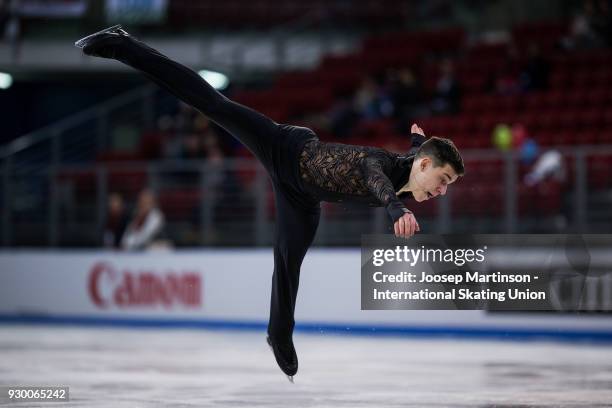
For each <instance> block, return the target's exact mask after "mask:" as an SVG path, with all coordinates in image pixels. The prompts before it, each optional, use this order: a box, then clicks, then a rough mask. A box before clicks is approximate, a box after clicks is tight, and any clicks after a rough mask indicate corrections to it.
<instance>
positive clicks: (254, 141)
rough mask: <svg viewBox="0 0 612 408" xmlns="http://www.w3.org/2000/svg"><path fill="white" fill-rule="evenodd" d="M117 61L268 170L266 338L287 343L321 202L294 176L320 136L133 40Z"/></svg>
mask: <svg viewBox="0 0 612 408" xmlns="http://www.w3.org/2000/svg"><path fill="white" fill-rule="evenodd" d="M114 50H115V55H114V58H115V59H117V60H119V61H121V62H123V63H125V64H127V65H129V66H131V67H133V68H135V69H137V70H139V71H141V72H142V73H144V74H145V75H147V76H148V77H149V78H151V79H152V80H153V81H155V82H156V83H157V84H159V85H160V86H162V87H163V88H165V89H166V90H168V91H170V92H171V93H173V94H174V95H176V96H177V97H178V98H179V99H181V100H182V101H184V102H185V103H187V104H189V105H191V106H193V107H194V108H196V109H197V110H199V111H200V112H202V113H203V114H204V115H206V116H207V117H209V118H210V120H212V121H213V122H215V123H216V124H218V125H219V126H221V127H222V128H224V129H225V130H227V131H228V132H229V133H230V134H232V135H233V136H234V137H235V138H237V139H238V140H239V141H240V142H241V143H242V144H244V145H245V146H246V147H247V148H248V149H249V150H250V151H251V152H253V154H254V155H255V156H256V157H257V158H258V159H259V161H260V162H261V163H262V164H263V166H264V167H265V168H266V170H267V171H268V173H269V175H270V178H271V179H272V184H273V187H274V196H275V200H276V227H275V233H274V274H273V276H272V300H271V305H270V322H269V325H268V334H269V335H270V337H272V338H273V339H275V340H281V341H282V340H286V339H289V338H290V337H291V335H292V333H293V327H294V324H295V321H294V318H293V315H294V311H295V302H296V297H297V292H298V285H299V278H300V266H301V265H302V260H303V259H304V255H305V254H306V251H307V250H308V247H309V246H310V244H311V243H312V240H313V238H314V235H315V232H316V230H317V226H318V224H319V214H320V207H319V201H318V200H316V199H315V198H314V197H312V196H310V195H308V194H307V193H305V192H304V191H303V189H302V187H301V186H300V183H299V178H298V177H296V171H294V169H295V167H293V166H297V162H298V160H299V157H298V156H299V151H298V150H299V146H302V145H303V143H300V142H304V141H305V140H307V139H310V138H312V137H316V136H315V135H314V133H312V131H310V130H308V129H305V128H299V127H294V126H287V125H279V124H277V123H275V122H274V121H272V120H271V119H270V118H268V117H266V116H264V115H262V114H260V113H258V112H256V111H254V110H252V109H249V108H247V107H245V106H243V105H240V104H238V103H236V102H233V101H231V100H229V99H228V98H226V97H225V96H223V95H221V94H220V93H219V92H217V91H216V90H215V89H214V88H213V87H211V86H210V85H209V84H208V83H207V82H206V81H205V80H204V79H202V78H201V77H200V76H199V75H198V74H197V73H195V72H194V71H192V70H191V69H189V68H187V67H185V66H183V65H181V64H179V63H177V62H175V61H172V60H170V59H169V58H167V57H166V56H164V55H162V54H160V53H159V52H158V51H156V50H154V49H152V48H150V47H148V46H147V45H145V44H143V43H141V42H139V41H136V40H134V39H131V38H126V39H125V41H122V42H121V44H119V45H116V46H115V47H114Z"/></svg>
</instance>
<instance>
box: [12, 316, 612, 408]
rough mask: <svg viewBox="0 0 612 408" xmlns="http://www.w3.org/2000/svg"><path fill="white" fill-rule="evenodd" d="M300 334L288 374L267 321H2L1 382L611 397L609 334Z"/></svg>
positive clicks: (238, 392)
mask: <svg viewBox="0 0 612 408" xmlns="http://www.w3.org/2000/svg"><path fill="white" fill-rule="evenodd" d="M295 344H296V348H297V351H298V356H299V361H300V369H299V372H298V375H297V376H296V377H295V384H291V383H289V381H287V379H286V377H285V376H284V375H283V374H282V373H281V371H280V370H279V369H278V368H277V367H276V363H275V362H274V359H273V356H272V354H271V352H270V350H269V349H268V346H267V344H266V342H265V336H264V333H255V332H222V331H206V330H175V329H172V330H157V329H104V328H73V327H47V326H19V325H15V326H12V325H2V326H0V385H64V386H69V387H70V402H69V403H68V404H66V406H71V407H72V406H82V407H130V408H132V407H164V406H173V407H283V408H284V407H480V408H485V407H488V408H493V407H497V408H503V407H510V406H512V407H522V408H526V407H602V406H612V347H611V346H610V345H608V346H596V345H592V344H562V343H544V342H518V343H514V342H483V341H466V340H462V341H457V340H440V339H437V340H434V339H409V338H382V337H356V336H324V335H313V334H296V336H295ZM0 405H1V404H0ZM13 405H14V406H26V405H24V404H20V405H15V404H13ZM27 406H40V407H58V406H63V405H60V404H57V403H52V404H51V403H42V404H37V405H36V404H31V403H29V404H27Z"/></svg>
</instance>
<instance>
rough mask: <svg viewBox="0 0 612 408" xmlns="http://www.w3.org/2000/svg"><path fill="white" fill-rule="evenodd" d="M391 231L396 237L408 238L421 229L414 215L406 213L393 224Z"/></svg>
mask: <svg viewBox="0 0 612 408" xmlns="http://www.w3.org/2000/svg"><path fill="white" fill-rule="evenodd" d="M393 230H394V231H395V236H396V237H401V238H410V237H411V236H413V235H414V234H415V233H416V232H417V231H420V230H421V228H420V227H419V223H418V222H417V220H416V218H414V214H413V213H410V212H408V213H406V214H404V215H402V217H401V218H399V219H398V220H397V221H395V224H393Z"/></svg>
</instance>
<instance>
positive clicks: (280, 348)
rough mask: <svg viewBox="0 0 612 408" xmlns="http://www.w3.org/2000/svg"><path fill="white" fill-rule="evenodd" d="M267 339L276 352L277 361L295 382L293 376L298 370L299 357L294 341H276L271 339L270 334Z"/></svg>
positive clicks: (290, 379)
mask: <svg viewBox="0 0 612 408" xmlns="http://www.w3.org/2000/svg"><path fill="white" fill-rule="evenodd" d="M266 340H267V341H268V345H269V346H270V348H271V349H272V352H273V353H274V358H276V363H277V364H278V366H279V367H280V369H281V370H282V371H283V372H284V373H285V374H286V375H287V377H289V381H291V382H293V376H294V375H295V373H297V370H298V358H297V354H296V352H295V348H294V347H293V341H292V340H291V339H289V341H285V342H276V341H273V340H272V339H270V336H268V337H267V339H266Z"/></svg>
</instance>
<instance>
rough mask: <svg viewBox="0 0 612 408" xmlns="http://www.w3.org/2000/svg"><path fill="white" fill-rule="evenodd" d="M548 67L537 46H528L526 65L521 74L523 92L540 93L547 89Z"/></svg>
mask: <svg viewBox="0 0 612 408" xmlns="http://www.w3.org/2000/svg"><path fill="white" fill-rule="evenodd" d="M549 72H550V65H549V64H548V61H547V60H546V58H544V56H543V55H542V53H541V52H540V47H538V45H537V44H535V43H534V44H530V45H529V48H528V49H527V63H526V66H525V69H524V70H523V72H522V73H521V85H522V88H523V90H525V91H541V90H545V89H547V88H548V74H549Z"/></svg>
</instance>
